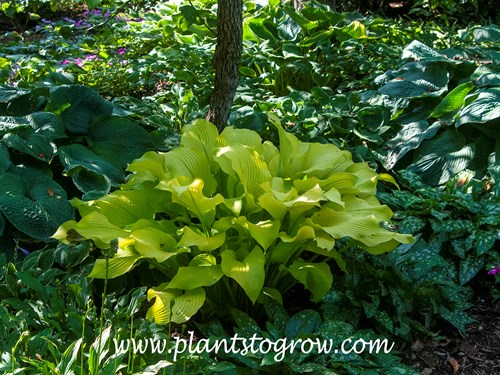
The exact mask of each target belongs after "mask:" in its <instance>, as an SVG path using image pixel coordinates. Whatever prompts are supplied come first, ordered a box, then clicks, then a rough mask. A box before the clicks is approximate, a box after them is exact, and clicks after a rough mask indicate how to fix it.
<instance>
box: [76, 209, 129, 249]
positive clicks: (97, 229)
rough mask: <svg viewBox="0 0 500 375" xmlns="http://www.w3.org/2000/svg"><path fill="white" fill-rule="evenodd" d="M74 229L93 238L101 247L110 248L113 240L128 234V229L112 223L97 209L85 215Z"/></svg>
mask: <svg viewBox="0 0 500 375" xmlns="http://www.w3.org/2000/svg"><path fill="white" fill-rule="evenodd" d="M74 230H75V231H77V232H78V233H79V234H80V235H81V236H82V237H84V238H88V239H91V240H93V241H94V243H95V244H96V245H97V246H98V247H99V248H101V249H107V248H109V244H110V242H111V241H112V240H115V239H118V238H124V237H127V236H128V233H127V232H126V231H124V230H123V229H120V228H119V227H117V226H116V225H113V224H111V223H110V222H109V221H108V219H107V218H106V216H104V215H103V214H100V213H99V212H96V211H93V212H91V213H89V214H88V215H86V216H84V217H83V218H82V219H81V220H80V221H79V222H78V223H77V224H76V225H75V227H74Z"/></svg>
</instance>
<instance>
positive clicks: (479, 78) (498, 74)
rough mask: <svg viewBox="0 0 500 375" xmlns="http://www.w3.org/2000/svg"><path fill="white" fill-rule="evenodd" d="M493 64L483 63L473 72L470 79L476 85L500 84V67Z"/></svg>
mask: <svg viewBox="0 0 500 375" xmlns="http://www.w3.org/2000/svg"><path fill="white" fill-rule="evenodd" d="M491 65H492V64H488V65H481V66H479V67H478V68H477V69H476V71H475V72H474V73H472V75H471V76H470V79H471V81H472V82H474V83H475V85H476V86H478V87H487V86H500V69H499V68H498V67H497V66H491Z"/></svg>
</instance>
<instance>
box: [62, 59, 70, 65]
mask: <svg viewBox="0 0 500 375" xmlns="http://www.w3.org/2000/svg"><path fill="white" fill-rule="evenodd" d="M69 63H71V60H68V59H65V60H63V61H61V65H68V64H69Z"/></svg>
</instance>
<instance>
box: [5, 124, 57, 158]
mask: <svg viewBox="0 0 500 375" xmlns="http://www.w3.org/2000/svg"><path fill="white" fill-rule="evenodd" d="M2 142H3V143H5V144H6V145H7V146H8V147H10V148H13V149H14V150H17V151H20V152H22V153H24V154H27V155H31V156H33V157H34V158H36V159H39V160H51V159H52V158H53V156H54V155H55V153H56V145H55V144H54V143H53V142H52V141H51V140H50V139H49V138H47V137H45V136H44V135H43V134H37V133H35V131H34V130H33V129H22V130H18V131H16V132H15V133H14V132H12V133H8V134H5V135H4V136H3V138H2Z"/></svg>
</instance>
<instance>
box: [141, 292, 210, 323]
mask: <svg viewBox="0 0 500 375" xmlns="http://www.w3.org/2000/svg"><path fill="white" fill-rule="evenodd" d="M167 285H168V284H161V285H160V286H158V287H155V288H151V289H149V290H148V301H151V300H152V299H153V298H155V302H154V304H153V306H151V307H150V308H149V310H148V312H147V314H146V318H147V319H149V320H150V321H154V322H155V323H157V324H167V323H169V322H172V323H178V324H180V323H184V322H187V321H188V320H189V319H190V318H191V317H192V316H193V315H194V314H196V312H197V311H198V310H199V309H200V308H201V307H202V306H203V303H204V302H205V290H204V289H203V288H196V289H192V290H188V291H186V292H184V293H183V291H182V290H179V289H169V288H168V286H167Z"/></svg>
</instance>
